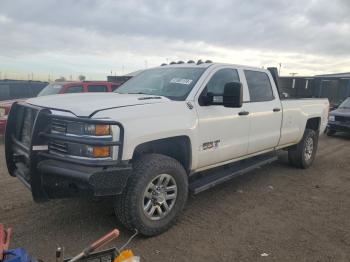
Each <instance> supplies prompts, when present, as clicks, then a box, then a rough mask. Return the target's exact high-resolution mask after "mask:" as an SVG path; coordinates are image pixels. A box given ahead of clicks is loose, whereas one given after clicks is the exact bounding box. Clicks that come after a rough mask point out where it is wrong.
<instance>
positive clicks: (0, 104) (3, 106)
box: [0, 81, 121, 135]
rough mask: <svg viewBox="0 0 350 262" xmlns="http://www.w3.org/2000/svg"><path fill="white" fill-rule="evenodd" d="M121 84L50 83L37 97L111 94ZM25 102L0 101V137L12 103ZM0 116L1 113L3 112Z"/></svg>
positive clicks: (87, 82) (91, 82)
mask: <svg viewBox="0 0 350 262" xmlns="http://www.w3.org/2000/svg"><path fill="white" fill-rule="evenodd" d="M120 85H121V83H118V82H107V81H84V82H52V83H50V84H49V85H47V86H46V87H44V89H43V90H42V91H41V92H40V93H39V95H38V96H45V95H53V94H67V93H88V92H90V93H91V92H113V91H114V90H116V89H117V88H118V87H119V86H120ZM21 101H25V99H14V100H6V101H0V135H3V134H4V133H5V129H6V123H7V115H8V114H9V112H10V109H11V106H12V104H13V103H14V102H21ZM4 110H5V112H4V114H3V115H2V113H1V111H4Z"/></svg>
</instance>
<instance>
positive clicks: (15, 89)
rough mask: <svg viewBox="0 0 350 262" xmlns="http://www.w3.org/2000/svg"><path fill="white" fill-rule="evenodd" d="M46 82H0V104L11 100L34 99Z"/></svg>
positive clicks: (6, 80)
mask: <svg viewBox="0 0 350 262" xmlns="http://www.w3.org/2000/svg"><path fill="white" fill-rule="evenodd" d="M47 84H48V82H42V81H32V80H29V81H24V80H8V79H5V80H0V103H2V102H3V101H7V100H13V99H25V98H31V97H36V96H37V95H38V93H39V92H40V91H41V90H42V89H43V88H44V87H45V86H47Z"/></svg>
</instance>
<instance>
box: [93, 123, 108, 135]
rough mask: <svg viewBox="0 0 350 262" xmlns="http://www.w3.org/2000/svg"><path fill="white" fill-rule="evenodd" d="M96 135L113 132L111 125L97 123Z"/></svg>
mask: <svg viewBox="0 0 350 262" xmlns="http://www.w3.org/2000/svg"><path fill="white" fill-rule="evenodd" d="M95 134H96V136H108V135H110V134H111V127H110V125H96V127H95Z"/></svg>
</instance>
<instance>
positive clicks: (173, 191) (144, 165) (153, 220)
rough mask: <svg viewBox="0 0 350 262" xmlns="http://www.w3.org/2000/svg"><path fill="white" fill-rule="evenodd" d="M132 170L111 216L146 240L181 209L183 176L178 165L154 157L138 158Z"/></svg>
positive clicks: (166, 226)
mask: <svg viewBox="0 0 350 262" xmlns="http://www.w3.org/2000/svg"><path fill="white" fill-rule="evenodd" d="M133 168H134V173H133V175H132V176H131V177H130V178H129V181H128V184H127V187H126V189H125V191H124V193H123V194H122V195H120V196H117V199H116V202H115V213H116V215H117V217H118V219H119V220H120V221H121V222H122V223H123V224H124V225H125V226H126V227H127V228H128V229H130V230H133V229H137V230H138V232H139V233H141V234H143V235H146V236H153V235H157V234H160V233H163V232H164V231H166V230H167V229H169V228H170V227H171V226H172V225H173V224H174V223H175V221H176V219H177V217H178V216H179V214H180V213H181V211H182V210H183V208H184V206H185V203H186V200H187V195H188V181H187V174H186V172H185V170H184V168H183V167H182V165H181V164H180V163H179V162H178V161H176V160H175V159H173V158H170V157H168V156H164V155H158V154H149V155H145V156H142V157H141V158H139V159H138V160H136V161H135V163H134V166H133Z"/></svg>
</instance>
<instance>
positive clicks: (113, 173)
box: [5, 62, 329, 236]
mask: <svg viewBox="0 0 350 262" xmlns="http://www.w3.org/2000/svg"><path fill="white" fill-rule="evenodd" d="M328 108H329V102H328V100H327V99H300V100H292V99H290V100H280V97H279V92H278V88H277V87H276V84H275V81H274V78H273V75H272V74H271V73H270V71H268V70H265V69H258V68H252V67H247V66H239V65H231V64H218V63H211V62H206V63H192V62H191V63H178V64H172V65H165V66H160V67H156V68H152V69H148V70H145V71H143V72H142V73H140V74H139V75H137V76H135V77H134V78H132V79H131V80H129V81H128V82H126V83H124V84H123V85H122V86H120V87H119V88H118V89H117V90H116V91H115V92H114V93H100V94H88V93H87V94H69V95H65V96H46V97H38V98H34V99H30V100H28V101H26V102H25V103H16V104H14V105H13V106H12V109H11V112H10V114H9V117H8V125H7V129H6V136H5V150H6V161H7V167H8V171H9V173H10V175H11V176H15V177H17V178H18V179H19V180H21V181H22V182H23V183H24V184H25V185H26V186H27V187H28V188H29V189H30V190H31V192H32V196H33V199H34V200H35V201H44V200H48V199H54V198H67V197H74V196H93V197H110V196H111V197H113V199H114V201H115V202H114V203H115V206H114V209H115V213H116V216H117V218H118V219H119V220H120V221H121V222H122V224H124V225H125V227H126V228H128V229H130V230H134V229H137V230H138V232H139V233H141V234H143V235H146V236H152V235H157V234H160V233H162V232H164V231H166V230H167V229H168V228H170V227H171V226H172V225H173V224H174V222H175V221H176V219H177V218H178V216H179V214H180V213H181V211H182V210H183V208H184V206H185V203H186V200H187V196H188V193H189V192H192V193H199V192H201V191H203V190H205V189H208V188H211V187H213V186H215V185H217V184H220V183H223V182H225V181H227V180H229V179H231V178H233V177H235V176H238V175H241V174H244V173H246V172H248V171H250V170H252V169H254V168H257V167H260V166H262V165H265V164H268V163H271V162H272V161H274V160H276V158H277V156H276V151H277V150H280V149H286V150H288V154H289V161H290V163H291V164H292V165H294V166H296V167H298V168H308V167H310V166H311V164H312V163H313V161H314V158H315V155H316V150H317V144H318V137H319V134H320V133H322V132H323V131H324V129H325V128H326V126H327V120H328V112H329V110H328Z"/></svg>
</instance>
